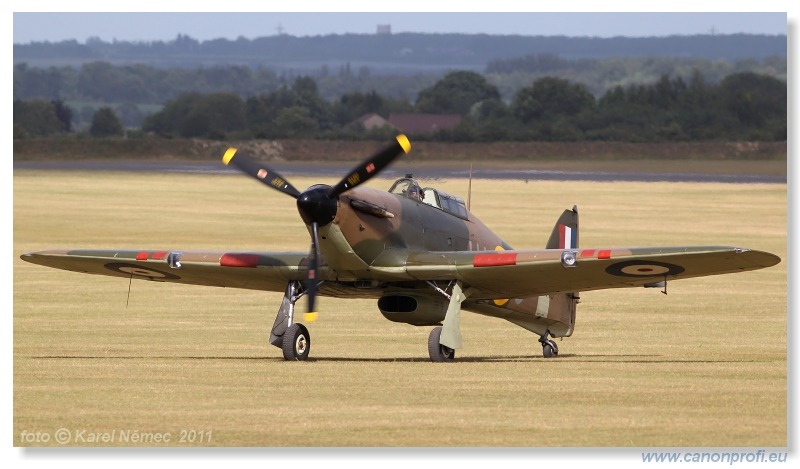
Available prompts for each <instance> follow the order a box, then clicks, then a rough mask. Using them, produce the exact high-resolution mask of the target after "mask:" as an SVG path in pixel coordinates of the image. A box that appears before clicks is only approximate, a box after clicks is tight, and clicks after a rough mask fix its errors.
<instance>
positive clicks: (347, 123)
mask: <svg viewBox="0 0 800 469" xmlns="http://www.w3.org/2000/svg"><path fill="white" fill-rule="evenodd" d="M15 78H16V76H15ZM98 86H99V85H98ZM109 111H110V112H109ZM410 112H418V113H433V114H459V115H461V116H462V120H461V123H460V124H459V125H458V126H457V127H456V128H454V129H452V130H442V131H440V132H438V133H436V134H434V135H427V136H426V135H418V136H413V137H414V138H416V139H436V140H444V141H463V142H469V141H497V140H507V141H515V140H518V141H523V140H544V141H581V140H615V141H628V142H652V141H699V140H759V141H783V140H786V133H787V130H786V122H787V114H786V113H787V87H786V82H785V81H783V80H779V79H777V78H774V77H771V76H766V75H760V74H756V73H752V72H743V73H735V74H732V75H729V76H727V77H725V78H723V79H722V80H721V81H720V82H718V83H712V82H709V81H708V80H707V79H706V78H705V77H704V76H703V74H702V73H701V72H700V71H695V72H694V73H692V74H691V76H690V77H688V78H684V77H682V76H675V77H671V76H669V75H663V76H662V77H661V78H660V79H659V80H658V81H657V82H655V83H652V84H632V85H627V86H622V85H617V86H615V87H613V88H611V89H609V90H608V91H606V92H605V93H603V94H602V95H600V96H599V97H596V96H595V95H594V94H593V93H592V92H591V91H590V90H589V89H588V87H587V86H586V85H584V84H581V83H577V82H573V81H570V80H567V79H563V78H558V77H550V76H545V77H541V78H538V79H536V80H534V81H533V82H532V83H529V84H528V85H526V86H523V87H521V88H520V89H519V90H518V91H517V92H516V93H515V94H514V95H513V97H512V99H510V101H506V100H504V99H503V98H502V96H501V92H500V90H499V89H498V87H497V86H495V85H493V84H491V83H490V82H489V81H488V80H487V79H486V77H484V76H483V75H481V74H479V73H476V72H472V71H456V72H451V73H448V74H447V75H445V76H444V77H443V78H441V79H439V80H438V81H436V82H435V83H433V84H432V85H430V86H428V87H425V88H423V89H421V90H420V92H419V93H418V95H417V97H416V100H414V101H413V102H412V101H411V100H409V99H403V98H396V97H391V96H385V95H382V94H380V93H378V92H376V91H374V90H373V91H369V92H361V91H356V92H347V93H344V94H342V95H340V96H339V97H338V98H336V99H334V100H332V101H331V100H327V99H325V98H323V96H321V94H320V92H319V88H318V84H317V81H316V80H314V79H313V78H311V77H307V76H303V77H297V78H295V79H294V81H293V82H292V83H291V84H286V85H282V86H280V87H279V88H278V89H276V90H272V91H265V92H254V93H253V94H251V95H249V96H246V97H242V96H241V95H240V94H239V93H236V92H233V91H227V92H211V93H200V92H188V93H183V94H180V95H178V96H177V97H175V98H173V99H171V100H169V101H168V102H167V103H166V104H165V105H164V107H163V109H161V110H160V111H158V112H156V113H153V114H151V115H149V116H148V117H146V118H145V119H144V121H143V123H142V126H141V130H142V131H143V132H147V133H154V134H157V135H160V136H164V137H186V138H210V139H248V138H263V139H277V138H322V139H367V138H385V137H386V135H387V134H392V133H394V132H395V130H393V129H388V128H384V129H378V130H373V131H369V132H367V131H365V130H364V129H363V128H360V127H359V125H357V124H356V123H354V121H355V120H356V119H357V118H358V117H360V116H362V115H364V114H367V113H375V114H378V115H381V116H382V117H384V118H388V117H389V115H390V114H391V113H410ZM71 118H72V116H71V113H70V111H69V109H68V108H67V109H66V110H65V106H64V104H63V102H62V101H60V100H15V102H14V137H15V138H26V137H33V136H46V135H54V134H64V133H68V132H70V131H71ZM115 120H116V121H117V122H116V123H115V125H109V121H115ZM119 122H120V119H119V116H118V115H117V113H115V112H114V110H111V109H109V108H103V113H102V114H99V111H98V112H96V113H94V115H93V116H92V125H91V127H90V132H93V134H94V135H98V136H100V135H109V134H110V135H121V134H122V130H121V127H122V125H121V124H120V125H119V126H117V125H116V124H119ZM112 124H114V123H113V122H112ZM92 129H93V130H92Z"/></svg>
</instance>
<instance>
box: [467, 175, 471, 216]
mask: <svg viewBox="0 0 800 469" xmlns="http://www.w3.org/2000/svg"><path fill="white" fill-rule="evenodd" d="M471 202H472V163H470V164H469V188H468V189H467V210H469V206H470V205H471Z"/></svg>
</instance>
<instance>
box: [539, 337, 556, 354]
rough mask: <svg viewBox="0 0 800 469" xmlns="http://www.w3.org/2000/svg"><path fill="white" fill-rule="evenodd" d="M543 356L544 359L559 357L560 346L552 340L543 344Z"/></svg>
mask: <svg viewBox="0 0 800 469" xmlns="http://www.w3.org/2000/svg"><path fill="white" fill-rule="evenodd" d="M542 355H543V356H544V358H553V357H557V356H558V345H556V343H555V342H553V341H552V340H548V341H545V343H544V344H542Z"/></svg>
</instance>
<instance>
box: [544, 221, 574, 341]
mask: <svg viewBox="0 0 800 469" xmlns="http://www.w3.org/2000/svg"><path fill="white" fill-rule="evenodd" d="M545 248H546V249H577V248H578V207H577V206H573V207H572V210H564V213H562V214H561V216H560V217H559V218H558V221H557V222H556V226H554V227H553V232H552V234H551V235H550V239H549V240H548V241H547V246H545ZM549 300H550V301H549V304H548V309H547V318H548V319H554V320H556V321H558V322H559V323H561V324H558V326H560V327H553V329H554V330H552V331H551V332H553V333H554V335H555V336H560V337H569V336H571V335H572V331H573V330H574V329H575V312H576V310H577V309H578V303H579V302H580V295H579V294H578V293H577V292H574V293H561V294H558V295H550V297H549ZM553 326H556V325H555V324H554V325H553Z"/></svg>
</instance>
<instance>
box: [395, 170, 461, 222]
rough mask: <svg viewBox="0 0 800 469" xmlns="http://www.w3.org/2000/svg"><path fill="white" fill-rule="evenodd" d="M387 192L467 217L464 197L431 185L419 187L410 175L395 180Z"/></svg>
mask: <svg viewBox="0 0 800 469" xmlns="http://www.w3.org/2000/svg"><path fill="white" fill-rule="evenodd" d="M389 193H391V194H397V195H400V196H403V197H407V198H409V199H411V200H414V201H416V202H417V203H424V204H427V205H430V206H431V207H435V208H438V209H439V210H443V211H445V212H447V213H449V214H451V215H454V216H457V217H459V218H463V219H464V220H466V219H467V218H468V215H467V207H466V206H465V205H464V199H462V198H461V197H456V196H454V195H450V194H447V193H445V192H442V191H440V190H437V189H434V188H432V187H425V188H420V186H419V184H417V181H415V180H414V179H413V178H411V177H404V178H401V179H398V180H397V181H395V183H394V184H392V188H391V189H389Z"/></svg>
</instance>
